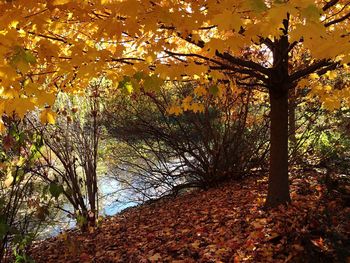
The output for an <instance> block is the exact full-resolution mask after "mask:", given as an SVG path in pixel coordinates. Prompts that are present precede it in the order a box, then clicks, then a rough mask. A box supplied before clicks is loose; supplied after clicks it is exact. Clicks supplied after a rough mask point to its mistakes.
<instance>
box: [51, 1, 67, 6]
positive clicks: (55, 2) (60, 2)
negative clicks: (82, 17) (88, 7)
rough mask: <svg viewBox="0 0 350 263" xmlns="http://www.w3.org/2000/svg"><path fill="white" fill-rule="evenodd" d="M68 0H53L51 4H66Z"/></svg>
mask: <svg viewBox="0 0 350 263" xmlns="http://www.w3.org/2000/svg"><path fill="white" fill-rule="evenodd" d="M69 2H70V0H53V1H52V5H65V4H68V3H69Z"/></svg>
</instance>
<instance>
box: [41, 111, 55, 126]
mask: <svg viewBox="0 0 350 263" xmlns="http://www.w3.org/2000/svg"><path fill="white" fill-rule="evenodd" d="M55 118H56V113H54V112H53V111H52V110H51V109H49V108H47V109H44V110H43V111H42V112H41V115H40V121H41V122H42V123H49V124H55Z"/></svg>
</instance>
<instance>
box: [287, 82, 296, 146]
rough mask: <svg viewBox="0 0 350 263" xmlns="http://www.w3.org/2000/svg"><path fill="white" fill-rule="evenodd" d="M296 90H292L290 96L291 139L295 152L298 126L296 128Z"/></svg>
mask: <svg viewBox="0 0 350 263" xmlns="http://www.w3.org/2000/svg"><path fill="white" fill-rule="evenodd" d="M295 96H296V95H295V90H294V89H291V91H290V96H289V139H290V142H291V144H292V145H291V146H292V147H293V150H295V147H296V145H297V138H296V126H295V121H296V120H295V109H296V98H295Z"/></svg>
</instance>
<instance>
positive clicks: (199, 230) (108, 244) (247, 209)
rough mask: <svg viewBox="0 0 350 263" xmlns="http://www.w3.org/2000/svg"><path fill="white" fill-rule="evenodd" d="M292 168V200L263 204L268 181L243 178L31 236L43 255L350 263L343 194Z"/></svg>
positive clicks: (38, 256) (35, 253)
mask: <svg viewBox="0 0 350 263" xmlns="http://www.w3.org/2000/svg"><path fill="white" fill-rule="evenodd" d="M323 176H324V175H322V174H320V173H316V172H314V171H310V172H301V171H298V172H294V175H293V173H292V185H291V196H292V199H293V202H292V203H291V204H289V205H288V206H280V207H278V208H275V209H272V210H268V211H266V210H264V207H263V204H264V196H265V195H266V188H267V180H266V178H264V177H256V176H253V177H248V178H246V179H244V180H243V181H240V182H229V183H226V184H224V185H222V186H220V187H217V188H214V189H210V190H207V191H195V192H191V193H187V194H184V195H181V196H178V197H176V198H173V199H172V198H171V199H170V198H167V199H161V200H159V201H156V202H155V203H152V204H147V205H143V206H139V207H135V208H130V209H128V210H127V211H125V212H122V213H120V214H118V215H116V216H114V217H108V218H105V219H104V221H103V222H102V223H101V225H100V226H99V227H98V228H96V229H94V230H91V231H90V233H87V234H81V233H79V231H77V230H74V231H68V232H66V233H63V234H61V235H59V236H58V237H55V238H51V239H47V240H45V241H42V242H39V243H36V244H35V245H34V246H33V247H32V248H31V255H32V257H33V258H34V259H35V261H36V262H37V263H41V262H45V263H46V262H101V263H102V262H103V263H108V262H175V263H180V262H350V224H349V219H350V207H349V200H346V199H344V198H343V196H342V195H341V194H340V193H339V192H337V191H328V190H327V189H326V187H325V185H324V184H321V183H320V182H321V181H322V178H323Z"/></svg>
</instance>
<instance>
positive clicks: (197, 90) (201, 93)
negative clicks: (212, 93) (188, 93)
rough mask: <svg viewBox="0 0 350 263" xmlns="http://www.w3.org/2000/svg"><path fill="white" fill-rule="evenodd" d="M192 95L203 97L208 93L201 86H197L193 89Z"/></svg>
mask: <svg viewBox="0 0 350 263" xmlns="http://www.w3.org/2000/svg"><path fill="white" fill-rule="evenodd" d="M193 92H194V94H196V95H197V96H205V95H206V94H207V93H208V92H207V90H206V89H205V88H204V87H203V86H198V87H196V88H195V89H194V91H193Z"/></svg>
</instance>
